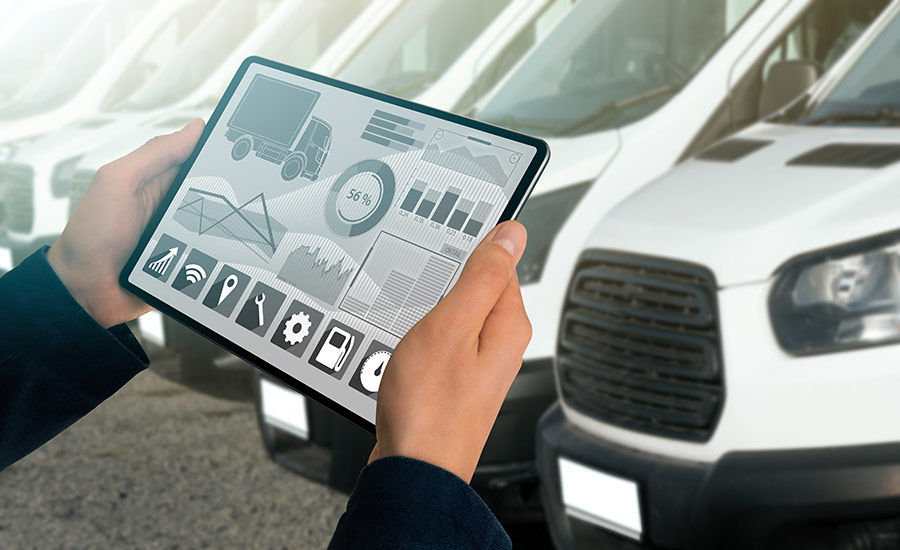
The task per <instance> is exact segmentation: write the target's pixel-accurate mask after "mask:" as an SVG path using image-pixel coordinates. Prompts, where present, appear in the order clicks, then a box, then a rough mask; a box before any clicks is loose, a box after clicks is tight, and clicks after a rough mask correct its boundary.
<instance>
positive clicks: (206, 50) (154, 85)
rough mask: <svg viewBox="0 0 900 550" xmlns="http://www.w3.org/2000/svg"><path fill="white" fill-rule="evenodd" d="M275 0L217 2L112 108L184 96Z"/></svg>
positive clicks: (141, 105)
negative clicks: (172, 51)
mask: <svg viewBox="0 0 900 550" xmlns="http://www.w3.org/2000/svg"><path fill="white" fill-rule="evenodd" d="M277 3H278V2H277V1H276V0H267V1H264V2H259V1H257V2H247V1H246V0H233V1H230V2H226V3H225V4H223V5H220V6H219V7H218V8H216V10H215V11H214V12H213V13H212V14H210V15H209V16H208V17H207V18H206V19H204V20H203V23H202V25H201V27H200V28H198V29H197V31H196V32H193V33H191V34H190V36H189V38H188V39H187V40H185V42H184V43H183V44H181V45H180V46H179V47H178V49H177V51H176V52H175V55H173V56H172V61H171V62H169V63H168V64H166V65H165V66H164V67H163V68H162V69H160V71H159V72H158V73H156V75H155V76H153V78H151V79H150V80H149V81H148V82H147V83H146V84H144V85H143V86H142V87H141V88H140V89H139V90H137V91H136V92H135V93H134V94H132V96H131V97H129V98H128V99H127V100H126V101H125V102H123V103H121V104H120V105H119V106H113V109H117V108H118V109H126V110H142V109H153V108H155V107H162V106H164V105H168V104H171V103H174V102H175V101H178V100H180V99H184V98H185V97H186V96H187V95H188V94H189V93H191V92H192V91H194V90H195V89H196V88H197V87H198V86H199V85H201V84H203V83H204V82H205V81H206V79H207V78H208V77H209V76H210V75H211V74H212V72H213V71H214V70H216V69H217V68H218V67H219V65H220V64H221V63H222V62H223V61H224V60H225V58H226V57H227V56H228V54H230V53H231V52H232V51H233V50H234V49H235V48H236V47H237V45H238V44H239V43H240V42H241V40H243V39H244V38H246V37H247V36H248V35H249V34H250V33H251V31H253V29H254V28H256V26H257V25H258V24H259V23H261V22H262V21H263V20H264V19H265V18H266V17H267V16H268V15H269V14H270V13H271V11H272V10H273V9H274V8H275V6H276V5H277Z"/></svg>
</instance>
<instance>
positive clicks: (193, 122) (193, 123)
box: [181, 118, 200, 132]
mask: <svg viewBox="0 0 900 550" xmlns="http://www.w3.org/2000/svg"><path fill="white" fill-rule="evenodd" d="M199 122H200V119H198V118H192V119H191V120H189V121H188V123H187V124H185V125H184V127H183V128H182V129H181V131H182V132H184V131H185V130H188V129H190V128H193V127H194V126H196V125H197V124H198V123H199Z"/></svg>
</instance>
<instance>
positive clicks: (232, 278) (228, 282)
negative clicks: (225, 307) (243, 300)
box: [216, 273, 238, 307]
mask: <svg viewBox="0 0 900 550" xmlns="http://www.w3.org/2000/svg"><path fill="white" fill-rule="evenodd" d="M237 284H238V277H237V275H235V274H234V273H232V274H231V275H229V276H228V277H225V280H224V281H223V282H222V292H221V293H219V301H218V303H216V307H219V306H220V305H222V302H224V301H225V298H228V295H229V294H231V293H232V291H234V287H236V286H237Z"/></svg>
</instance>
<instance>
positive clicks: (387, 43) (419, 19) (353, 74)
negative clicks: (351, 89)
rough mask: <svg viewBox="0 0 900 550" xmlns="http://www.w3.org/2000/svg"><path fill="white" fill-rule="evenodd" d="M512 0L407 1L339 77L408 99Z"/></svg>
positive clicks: (458, 54)
mask: <svg viewBox="0 0 900 550" xmlns="http://www.w3.org/2000/svg"><path fill="white" fill-rule="evenodd" d="M509 3H510V0H416V1H415V2H405V3H404V4H403V5H402V6H400V7H399V8H397V11H396V12H395V13H394V14H393V15H392V16H391V17H390V18H389V19H388V21H387V22H386V23H385V24H384V25H382V26H381V28H380V29H378V31H377V32H376V33H375V34H373V35H372V37H371V38H369V40H368V41H367V42H366V43H365V44H363V45H362V46H360V48H359V52H358V53H357V54H356V55H355V57H353V59H351V60H350V61H349V62H348V63H347V65H346V66H345V67H344V68H343V69H342V70H341V71H339V72H338V74H337V78H339V79H341V80H346V81H348V82H352V83H354V84H358V85H360V86H365V87H367V88H374V89H376V90H379V91H383V92H387V93H389V94H391V95H396V96H400V97H405V98H410V97H414V96H416V95H418V94H419V93H421V92H422V91H424V90H425V89H426V88H427V87H428V85H429V84H431V83H433V82H434V81H435V80H437V79H438V78H439V77H440V76H441V75H442V74H443V73H444V71H446V70H447V69H448V68H449V67H450V66H451V65H452V64H453V62H454V61H456V60H457V58H459V56H460V55H462V53H463V52H464V51H465V50H466V48H467V47H468V46H469V45H471V44H472V42H474V41H475V39H476V38H478V36H479V35H480V34H481V32H482V31H483V30H484V29H485V28H486V27H487V26H488V25H490V23H491V22H492V21H493V20H494V19H495V18H496V17H497V15H498V14H499V13H500V11H501V10H502V9H503V8H504V7H506V5H508V4H509Z"/></svg>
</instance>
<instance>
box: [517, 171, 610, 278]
mask: <svg viewBox="0 0 900 550" xmlns="http://www.w3.org/2000/svg"><path fill="white" fill-rule="evenodd" d="M591 183H592V182H590V181H587V182H584V183H578V184H575V185H571V186H569V187H566V188H564V189H560V190H559V191H553V192H551V193H546V194H544V195H537V196H535V197H532V198H530V199H528V202H526V203H525V206H523V207H522V211H521V212H519V217H518V218H516V219H517V220H518V221H519V222H521V223H522V225H524V226H525V229H527V230H528V246H526V247H525V253H524V254H523V255H522V259H521V260H519V265H518V266H517V267H516V270H517V271H518V273H519V284H523V285H527V284H529V283H536V282H538V281H539V280H540V279H541V274H542V273H543V271H544V263H545V262H546V261H547V254H549V253H550V247H551V246H552V245H553V239H554V238H555V237H556V234H557V233H559V229H560V227H562V225H563V223H565V221H566V219H568V217H569V213H571V212H572V210H573V209H574V208H575V206H576V205H577V204H578V201H579V200H581V197H582V196H584V193H585V192H586V191H587V190H588V187H590V185H591Z"/></svg>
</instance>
